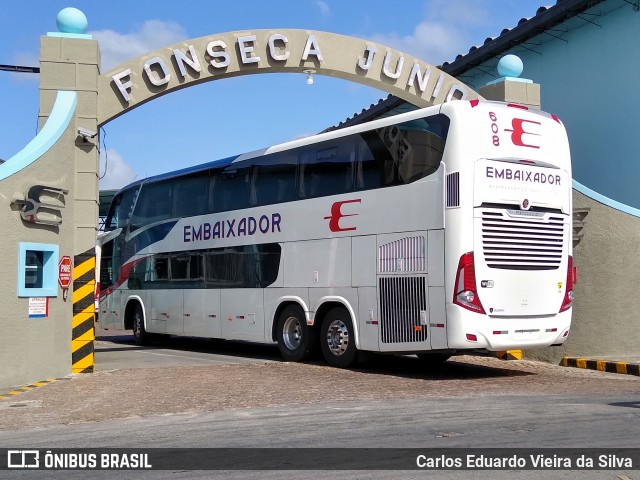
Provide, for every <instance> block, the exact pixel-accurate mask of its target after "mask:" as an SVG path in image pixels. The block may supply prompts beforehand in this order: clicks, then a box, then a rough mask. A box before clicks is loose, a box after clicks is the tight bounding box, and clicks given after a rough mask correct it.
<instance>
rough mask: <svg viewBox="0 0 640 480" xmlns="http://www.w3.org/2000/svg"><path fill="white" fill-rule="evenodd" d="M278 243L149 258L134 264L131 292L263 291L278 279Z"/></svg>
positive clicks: (279, 250) (159, 255)
mask: <svg viewBox="0 0 640 480" xmlns="http://www.w3.org/2000/svg"><path fill="white" fill-rule="evenodd" d="M281 250H282V249H281V247H280V245H279V244H277V243H268V244H264V245H244V246H237V247H225V248H212V249H207V250H198V251H189V252H173V253H166V254H158V255H150V256H148V257H146V258H145V259H143V260H140V261H139V262H137V263H136V264H135V265H134V267H133V271H132V272H131V276H130V277H129V281H128V286H129V288H130V289H132V290H145V289H147V290H148V289H183V288H264V287H267V286H269V285H271V284H272V283H273V282H275V281H276V279H277V278H278V271H279V268H280V255H281Z"/></svg>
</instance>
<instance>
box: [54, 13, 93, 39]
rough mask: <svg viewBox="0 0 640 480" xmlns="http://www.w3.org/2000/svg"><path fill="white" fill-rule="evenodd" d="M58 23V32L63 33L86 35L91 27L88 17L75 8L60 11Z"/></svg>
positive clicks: (57, 18)
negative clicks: (88, 27)
mask: <svg viewBox="0 0 640 480" xmlns="http://www.w3.org/2000/svg"><path fill="white" fill-rule="evenodd" d="M56 23H57V25H58V30H59V31H60V32H62V33H80V34H84V33H86V32H87V26H88V25H89V22H88V21H87V17H86V15H85V14H84V13H82V11H80V10H78V9H77V8H73V7H67V8H63V9H62V10H60V12H58V16H57V17H56Z"/></svg>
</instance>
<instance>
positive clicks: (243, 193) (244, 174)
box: [212, 165, 251, 212]
mask: <svg viewBox="0 0 640 480" xmlns="http://www.w3.org/2000/svg"><path fill="white" fill-rule="evenodd" d="M250 181H251V167H243V168H238V167H237V166H236V165H230V166H228V167H227V168H225V169H224V170H222V171H220V172H218V173H217V174H216V178H215V182H214V183H213V195H212V197H213V206H212V211H213V212H224V211H227V210H238V209H241V208H248V207H249V206H250V203H249V197H250V194H249V187H250Z"/></svg>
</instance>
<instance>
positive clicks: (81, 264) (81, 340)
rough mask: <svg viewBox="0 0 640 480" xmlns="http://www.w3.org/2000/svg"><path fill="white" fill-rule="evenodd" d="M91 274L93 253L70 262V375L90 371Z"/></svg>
mask: <svg viewBox="0 0 640 480" xmlns="http://www.w3.org/2000/svg"><path fill="white" fill-rule="evenodd" d="M95 271H96V254H95V249H93V248H92V249H91V250H87V251H86V252H84V253H81V254H80V255H76V256H75V257H74V258H73V320H72V328H73V331H72V334H71V371H72V372H73V373H91V372H93V369H94V358H93V348H94V341H95V339H96V335H95V308H94V294H95V286H96V276H95Z"/></svg>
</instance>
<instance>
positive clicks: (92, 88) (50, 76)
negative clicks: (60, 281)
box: [39, 9, 100, 373]
mask: <svg viewBox="0 0 640 480" xmlns="http://www.w3.org/2000/svg"><path fill="white" fill-rule="evenodd" d="M65 11H68V12H70V15H71V19H70V21H68V20H69V17H67V18H66V19H64V20H63V22H62V23H63V26H62V27H61V30H62V31H61V32H60V33H49V34H48V35H47V36H46V37H42V38H41V42H40V113H39V123H40V125H44V123H45V122H46V120H47V118H48V116H49V114H50V112H51V108H52V105H53V101H54V100H55V96H56V94H57V92H58V91H59V90H72V91H75V92H76V93H77V106H76V109H75V118H74V121H73V122H72V123H71V126H70V128H71V129H72V138H73V139H72V141H70V142H69V141H67V142H65V143H64V144H61V145H59V147H60V151H61V155H63V156H64V157H65V161H68V162H69V164H68V167H69V168H68V174H69V182H68V184H69V188H68V190H69V192H70V193H69V197H68V200H69V202H70V203H72V204H73V209H72V211H73V217H72V218H69V219H68V221H69V222H73V232H72V236H71V237H70V238H64V239H63V240H64V242H65V243H68V245H70V246H72V248H71V250H72V251H73V266H74V274H73V285H72V291H71V292H69V294H70V297H71V298H70V301H71V302H72V304H73V308H72V322H71V327H70V330H71V332H72V337H71V342H72V346H71V358H70V359H69V361H70V363H71V365H72V371H73V372H75V373H78V372H92V371H93V364H94V360H93V342H94V340H95V334H94V326H95V325H94V324H95V312H94V290H95V273H94V272H95V244H96V233H97V219H98V206H99V205H98V202H99V191H98V168H99V154H98V145H99V138H100V137H99V135H98V77H99V75H100V68H99V66H100V50H99V48H98V43H97V42H96V41H95V40H93V39H91V36H89V35H86V34H84V29H86V17H84V15H83V14H82V13H81V12H79V11H78V10H75V9H65V10H63V11H62V12H60V14H59V15H58V24H59V26H60V23H61V22H60V17H61V15H63V12H65ZM83 19H84V20H83ZM65 20H66V21H67V24H66V25H65V24H64V23H65ZM78 22H79V23H81V24H82V23H83V22H84V28H83V25H78Z"/></svg>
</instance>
